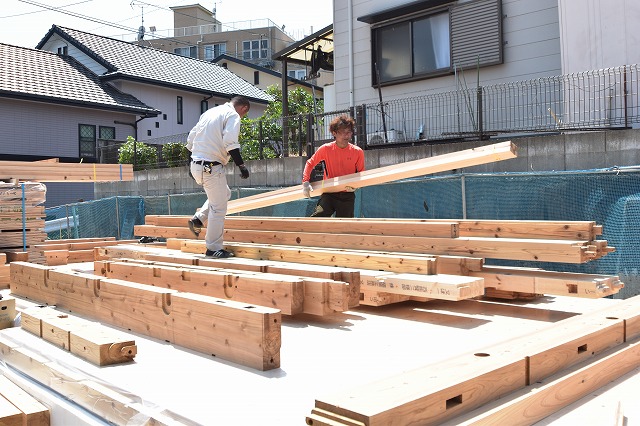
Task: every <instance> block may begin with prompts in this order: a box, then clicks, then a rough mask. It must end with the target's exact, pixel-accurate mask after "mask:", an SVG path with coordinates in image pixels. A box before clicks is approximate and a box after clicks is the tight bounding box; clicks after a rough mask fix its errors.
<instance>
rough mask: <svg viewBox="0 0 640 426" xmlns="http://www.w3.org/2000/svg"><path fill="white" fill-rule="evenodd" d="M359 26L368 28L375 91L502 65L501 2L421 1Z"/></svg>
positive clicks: (376, 15)
mask: <svg viewBox="0 0 640 426" xmlns="http://www.w3.org/2000/svg"><path fill="white" fill-rule="evenodd" d="M447 4H448V5H447ZM445 5H447V6H445ZM358 20H359V21H362V22H367V23H369V24H372V29H371V40H372V48H371V52H372V61H371V66H372V83H373V85H374V86H375V85H377V84H378V79H379V82H380V83H381V84H394V83H402V82H405V81H413V80H420V79H424V78H430V77H437V76H441V75H444V74H450V73H452V72H453V71H454V68H457V69H468V68H475V67H477V66H480V67H483V66H489V65H495V64H501V63H502V2H501V0H471V1H467V2H463V3H456V4H453V3H452V2H451V1H450V0H423V1H420V2H414V3H411V4H409V5H404V6H398V7H395V8H391V9H387V10H384V11H381V12H376V13H374V14H372V15H367V16H363V17H360V18H358Z"/></svg>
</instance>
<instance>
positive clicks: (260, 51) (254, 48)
mask: <svg viewBox="0 0 640 426" xmlns="http://www.w3.org/2000/svg"><path fill="white" fill-rule="evenodd" d="M268 50H269V40H267V39H264V38H261V39H260V40H245V41H243V42H242V59H244V60H245V61H246V60H250V59H267V53H268Z"/></svg>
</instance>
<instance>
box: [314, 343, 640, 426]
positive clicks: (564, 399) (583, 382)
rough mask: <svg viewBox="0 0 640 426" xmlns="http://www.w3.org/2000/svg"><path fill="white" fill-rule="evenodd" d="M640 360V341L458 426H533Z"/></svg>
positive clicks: (510, 397)
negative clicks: (505, 425)
mask: <svg viewBox="0 0 640 426" xmlns="http://www.w3.org/2000/svg"><path fill="white" fill-rule="evenodd" d="M638 359H640V342H638V341H636V342H633V343H630V344H623V345H621V346H619V347H616V348H614V349H610V350H609V351H607V352H605V353H603V354H602V355H600V356H598V357H597V358H596V359H594V360H590V361H589V362H584V363H582V364H579V365H578V366H576V367H574V368H572V369H570V370H569V371H562V372H560V373H557V374H555V375H553V376H550V377H548V378H545V379H543V380H541V381H540V382H539V383H536V384H535V385H533V386H531V388H526V389H525V390H523V391H521V392H516V393H515V394H514V395H508V396H506V397H505V398H503V399H501V400H498V401H496V402H495V403H493V404H492V408H490V409H486V408H481V409H478V410H476V411H473V412H471V413H469V414H468V415H464V416H461V417H460V418H456V419H454V420H455V424H456V425H458V426H462V425H465V426H466V425H474V426H485V425H486V426H493V425H497V424H509V425H531V424H534V423H536V422H538V421H540V420H542V419H544V418H545V417H547V416H549V415H551V414H553V413H554V412H556V411H558V410H560V409H562V408H564V407H566V406H568V405H569V404H572V403H574V402H576V401H578V400H579V399H581V398H584V397H586V396H588V395H590V394H592V393H593V392H595V391H597V390H598V389H600V388H602V387H604V386H606V385H608V384H609V383H611V382H612V381H614V380H616V379H618V378H619V377H621V376H623V375H624V374H626V373H628V372H630V371H632V370H634V369H636V368H637V367H638ZM314 424H315V423H314ZM621 424H622V423H621Z"/></svg>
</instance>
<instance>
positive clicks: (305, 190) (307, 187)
mask: <svg viewBox="0 0 640 426" xmlns="http://www.w3.org/2000/svg"><path fill="white" fill-rule="evenodd" d="M311 191H313V189H312V188H311V184H310V183H309V182H302V194H303V195H304V196H305V197H306V198H311Z"/></svg>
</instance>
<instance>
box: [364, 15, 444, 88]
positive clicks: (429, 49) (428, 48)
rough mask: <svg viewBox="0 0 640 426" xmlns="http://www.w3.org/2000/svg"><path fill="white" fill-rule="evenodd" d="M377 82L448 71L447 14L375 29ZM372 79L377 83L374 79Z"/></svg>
mask: <svg viewBox="0 0 640 426" xmlns="http://www.w3.org/2000/svg"><path fill="white" fill-rule="evenodd" d="M374 34H375V43H376V49H375V62H374V67H375V65H376V64H377V66H378V69H377V71H376V70H375V69H374V71H376V74H379V75H380V82H381V83H385V82H389V81H394V80H398V79H407V78H411V77H414V76H419V75H425V74H433V73H437V72H439V71H440V72H442V71H446V72H449V68H450V65H451V52H450V49H449V13H448V12H446V13H439V14H437V15H431V16H427V17H422V18H417V19H413V20H411V21H405V22H398V23H395V24H391V25H386V26H384V27H380V28H377V29H375V30H374ZM374 80H376V78H375V76H374Z"/></svg>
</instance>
